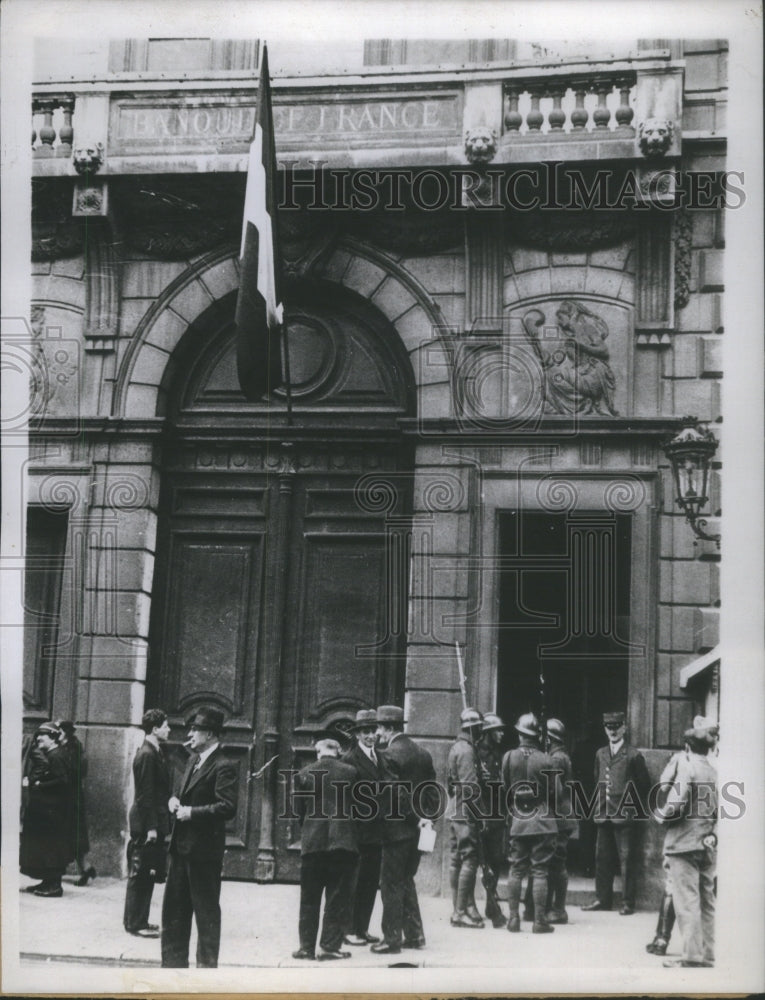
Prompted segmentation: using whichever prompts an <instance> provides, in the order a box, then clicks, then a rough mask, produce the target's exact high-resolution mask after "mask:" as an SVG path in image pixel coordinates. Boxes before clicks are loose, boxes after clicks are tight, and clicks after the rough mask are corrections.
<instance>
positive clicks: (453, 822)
mask: <svg viewBox="0 0 765 1000" xmlns="http://www.w3.org/2000/svg"><path fill="white" fill-rule="evenodd" d="M482 724H483V719H482V717H481V713H480V712H477V711H476V710H475V709H474V708H466V709H465V710H464V711H463V712H462V714H461V715H460V733H459V736H458V737H457V739H456V740H455V742H454V743H453V744H452V746H451V748H450V749H449V758H448V762H447V787H448V791H449V795H450V797H452V803H451V810H450V816H449V819H450V824H449V827H450V845H449V846H450V851H451V859H450V864H449V884H450V886H451V890H452V907H453V912H452V917H451V924H452V927H483V925H484V924H483V920H482V919H481V914H480V913H479V912H478V909H477V907H476V905H475V899H474V893H475V880H476V874H477V872H478V850H479V845H478V838H479V837H480V835H481V826H480V820H479V819H478V817H477V815H476V813H477V812H478V810H479V809H480V784H479V779H478V767H479V763H478V756H477V753H476V748H475V744H476V741H477V740H478V738H479V736H480V734H481V727H482ZM469 803H472V804H473V808H472V810H471V808H470V805H469Z"/></svg>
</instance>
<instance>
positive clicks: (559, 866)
mask: <svg viewBox="0 0 765 1000" xmlns="http://www.w3.org/2000/svg"><path fill="white" fill-rule="evenodd" d="M547 736H548V739H549V747H550V749H549V754H550V757H551V758H552V762H553V767H554V768H555V770H556V771H560V783H561V797H560V800H559V802H558V810H557V812H558V832H557V834H556V838H555V853H554V854H553V856H552V860H551V862H550V872H549V875H548V882H549V884H548V890H547V921H548V923H551V924H567V923H568V914H567V913H566V893H567V892H568V841H569V838H570V837H571V834H572V833H573V832H574V830H576V819H575V818H574V815H573V811H572V804H571V758H570V757H569V755H568V753H567V752H566V727H565V726H564V725H563V723H562V722H561V721H560V719H549V720H548V722H547Z"/></svg>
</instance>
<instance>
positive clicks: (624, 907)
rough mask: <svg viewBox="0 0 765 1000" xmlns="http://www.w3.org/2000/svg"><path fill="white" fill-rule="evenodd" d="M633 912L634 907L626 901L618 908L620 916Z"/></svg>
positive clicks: (629, 914)
mask: <svg viewBox="0 0 765 1000" xmlns="http://www.w3.org/2000/svg"><path fill="white" fill-rule="evenodd" d="M634 912H635V907H634V906H630V905H629V904H628V903H623V904H622V908H621V910H619V916H620V917H631V916H632V914H633V913H634Z"/></svg>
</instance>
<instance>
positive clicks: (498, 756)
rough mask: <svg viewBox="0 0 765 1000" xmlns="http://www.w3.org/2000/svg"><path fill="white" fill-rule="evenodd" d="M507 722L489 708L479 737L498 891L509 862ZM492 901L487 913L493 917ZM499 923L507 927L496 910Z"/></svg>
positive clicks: (488, 854) (487, 839)
mask: <svg viewBox="0 0 765 1000" xmlns="http://www.w3.org/2000/svg"><path fill="white" fill-rule="evenodd" d="M504 737H505V724H504V722H503V721H502V719H500V717H499V716H498V715H495V714H494V713H493V712H487V713H486V714H485V715H484V717H483V726H482V727H481V738H480V739H479V740H478V744H477V746H476V749H477V751H478V763H479V767H480V769H481V783H482V788H481V812H482V813H483V815H484V816H485V817H486V818H485V819H484V827H483V848H484V857H485V859H486V863H487V865H488V867H489V870H490V872H491V881H492V887H491V888H493V889H494V890H495V892H496V888H497V883H498V882H499V877H500V874H501V872H502V867H503V865H504V862H505V823H506V816H505V811H504V809H503V805H504V802H503V798H502V794H501V791H502V749H501V747H502V740H503V739H504ZM489 909H490V908H489V903H488V900H487V904H486V916H487V917H489ZM493 923H494V926H495V927H504V926H505V924H506V921H505V919H504V917H502V918H501V920H500V917H499V914H496V913H495V914H494V920H493Z"/></svg>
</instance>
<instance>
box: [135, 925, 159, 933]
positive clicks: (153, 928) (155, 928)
mask: <svg viewBox="0 0 765 1000" xmlns="http://www.w3.org/2000/svg"><path fill="white" fill-rule="evenodd" d="M138 930H139V931H158V930H159V924H144V925H143V927H139V928H138Z"/></svg>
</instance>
